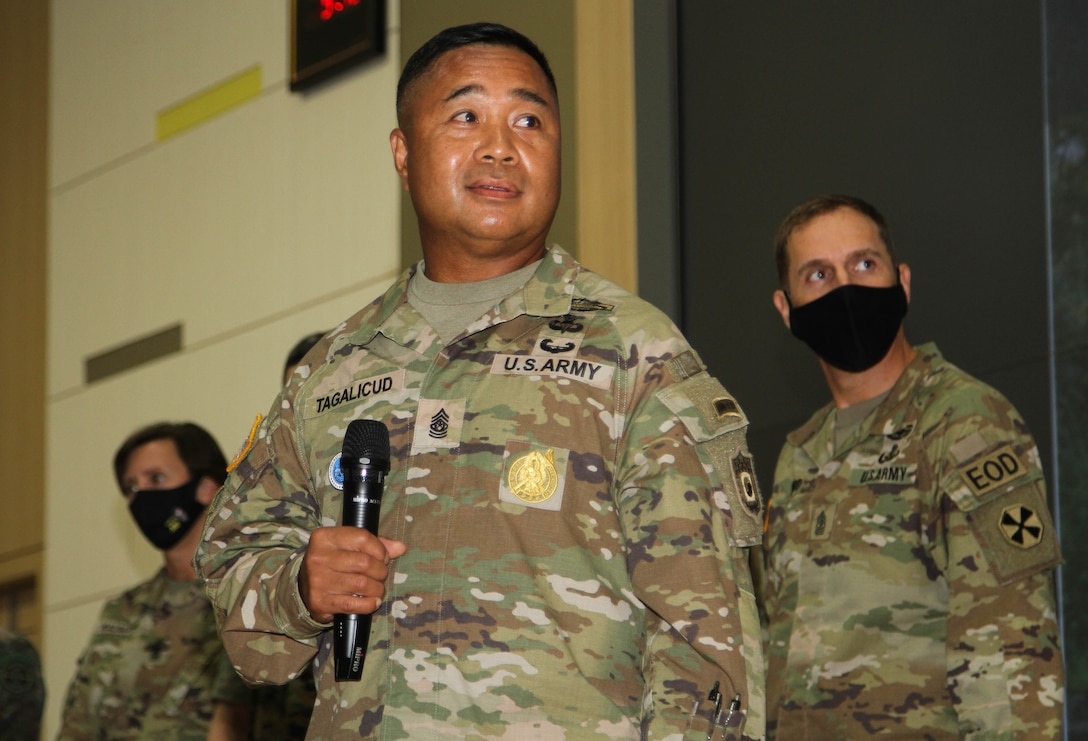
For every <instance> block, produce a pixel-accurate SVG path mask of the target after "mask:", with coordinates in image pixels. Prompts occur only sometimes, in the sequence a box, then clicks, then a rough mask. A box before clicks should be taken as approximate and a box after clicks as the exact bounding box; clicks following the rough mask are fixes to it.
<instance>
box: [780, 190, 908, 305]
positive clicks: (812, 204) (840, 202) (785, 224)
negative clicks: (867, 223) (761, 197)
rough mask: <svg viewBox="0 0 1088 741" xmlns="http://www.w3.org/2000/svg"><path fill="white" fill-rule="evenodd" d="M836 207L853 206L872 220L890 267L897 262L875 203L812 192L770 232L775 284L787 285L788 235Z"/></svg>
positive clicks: (890, 235) (893, 247) (886, 223)
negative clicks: (776, 274)
mask: <svg viewBox="0 0 1088 741" xmlns="http://www.w3.org/2000/svg"><path fill="white" fill-rule="evenodd" d="M840 208H849V209H853V210H854V211H857V212H858V213H859V214H861V215H862V216H866V217H868V218H869V219H870V220H871V221H872V222H873V223H874V224H876V228H877V233H878V234H879V235H880V241H881V242H883V243H884V247H885V248H886V249H887V250H888V257H890V258H891V260H892V267H898V266H899V258H898V257H896V254H895V246H894V245H893V244H892V232H891V229H890V228H889V227H888V222H887V220H885V218H884V214H882V213H880V211H878V210H877V208H876V206H874V205H873V204H871V203H869V202H868V201H863V200H862V199H860V198H857V197H856V196H846V195H839V194H831V195H822V196H816V197H815V198H810V199H808V200H807V201H805V202H804V203H802V204H801V205H799V206H796V207H794V209H793V210H792V211H790V212H789V214H787V215H786V218H785V219H783V220H782V223H781V224H779V225H778V230H777V231H776V232H775V234H774V261H775V264H776V266H777V267H778V287H779V288H781V289H782V290H786V288H787V287H788V286H789V270H790V264H789V263H790V255H789V252H788V251H787V249H786V247H787V245H788V244H789V241H790V236H791V235H792V234H793V233H794V232H795V231H797V230H798V229H800V228H801V227H803V226H805V225H806V224H808V223H809V222H810V221H812V220H813V219H815V218H816V217H817V216H823V215H824V214H829V213H831V212H832V211H838V210H839V209H840Z"/></svg>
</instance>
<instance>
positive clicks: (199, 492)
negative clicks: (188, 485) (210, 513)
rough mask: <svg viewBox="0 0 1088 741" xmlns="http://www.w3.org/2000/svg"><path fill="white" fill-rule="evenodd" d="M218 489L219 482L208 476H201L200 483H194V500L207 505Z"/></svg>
mask: <svg viewBox="0 0 1088 741" xmlns="http://www.w3.org/2000/svg"><path fill="white" fill-rule="evenodd" d="M217 491H219V484H217V483H215V479H213V478H211V477H210V476H201V477H200V483H199V484H197V485H196V500H197V501H198V502H200V503H201V504H203V505H204V506H205V507H207V506H208V505H209V504H211V503H212V500H213V499H215V493H216V492H217Z"/></svg>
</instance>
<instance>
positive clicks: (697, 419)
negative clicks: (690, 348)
mask: <svg viewBox="0 0 1088 741" xmlns="http://www.w3.org/2000/svg"><path fill="white" fill-rule="evenodd" d="M682 357H683V356H681V358H682ZM690 369H691V368H690V366H689V367H688V370H690ZM676 370H677V369H673V371H674V376H675V377H680V378H683V380H681V381H679V382H678V383H674V384H672V385H671V386H669V387H668V388H666V389H663V390H661V391H659V392H658V396H659V398H660V399H661V402H662V403H663V404H664V405H665V406H666V407H668V409H669V410H670V411H672V412H673V414H675V415H676V416H677V418H678V419H679V420H680V421H681V422H682V423H683V425H684V427H685V429H686V430H687V432H688V434H689V435H691V437H692V438H693V439H694V440H695V443H696V446H697V447H698V449H699V450H700V452H701V453H702V454H703V455H705V456H706V458H707V459H709V462H710V464H711V465H712V466H713V467H714V469H715V470H716V471H717V472H718V477H719V478H720V480H721V486H722V490H723V491H724V493H725V496H726V499H727V502H728V509H729V510H730V514H731V516H732V525H731V536H732V538H733V540H734V543H735V544H736V545H739V546H742V547H746V546H752V545H757V544H759V543H760V542H761V541H762V538H763V497H762V495H761V494H760V492H759V484H758V483H757V481H756V475H755V468H754V466H753V464H752V456H751V455H750V454H749V452H748V448H747V444H746V441H745V432H746V430H747V427H748V418H747V417H746V416H745V415H744V412H743V411H742V410H741V408H740V405H739V404H737V402H736V400H735V399H734V398H733V397H732V396H731V395H730V394H729V392H727V391H726V390H725V388H724V387H723V386H722V385H721V383H720V382H719V381H718V380H717V379H716V378H714V377H713V376H711V375H710V374H709V373H707V372H706V371H705V370H702V371H701V372H699V373H697V374H694V375H690V376H688V375H684V374H677V373H676V372H675V371H676ZM719 506H723V505H719Z"/></svg>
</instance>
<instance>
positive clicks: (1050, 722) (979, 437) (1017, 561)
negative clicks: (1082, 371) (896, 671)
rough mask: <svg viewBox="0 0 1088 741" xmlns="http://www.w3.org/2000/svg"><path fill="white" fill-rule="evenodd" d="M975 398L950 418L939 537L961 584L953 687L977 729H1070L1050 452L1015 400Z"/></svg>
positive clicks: (998, 734) (956, 590)
mask: <svg viewBox="0 0 1088 741" xmlns="http://www.w3.org/2000/svg"><path fill="white" fill-rule="evenodd" d="M965 402H966V403H964V404H963V405H960V409H965V410H966V411H967V413H966V414H959V413H958V412H956V411H954V412H951V413H949V416H950V418H949V419H948V420H947V421H946V422H945V423H944V424H943V425H942V428H943V434H942V436H941V440H940V443H939V445H940V451H939V452H940V454H941V463H940V464H939V465H940V471H939V475H940V476H941V490H942V492H943V493H944V494H945V495H947V499H946V500H944V507H943V509H944V512H943V516H942V518H941V521H940V522H939V523H937V525H936V529H937V532H936V533H935V536H934V543H935V550H936V554H935V558H936V559H937V561H938V563H939V564H940V565H941V566H942V567H943V569H944V572H945V574H946V576H947V579H948V587H949V590H950V595H949V612H950V615H949V623H948V635H947V638H946V640H947V657H948V659H947V660H948V685H949V689H950V691H951V692H952V694H953V698H954V702H955V704H956V707H957V710H958V714H959V718H960V728H961V730H962V731H963V732H964V734H966V735H967V736H969V737H970V738H973V739H982V738H986V739H990V738H1010V739H1011V738H1033V739H1034V738H1037V739H1042V738H1060V737H1061V722H1062V705H1063V701H1064V697H1063V695H1064V689H1063V687H1064V679H1063V669H1062V660H1061V651H1060V648H1059V643H1058V625H1057V611H1056V603H1055V594H1054V585H1053V569H1054V567H1055V566H1056V565H1057V564H1058V562H1059V561H1060V555H1059V552H1058V543H1057V540H1056V538H1055V534H1054V526H1053V523H1052V522H1051V518H1050V513H1049V512H1048V510H1047V505H1046V486H1045V483H1044V481H1043V474H1042V471H1041V467H1040V461H1039V453H1038V450H1037V448H1036V447H1035V443H1034V441H1033V440H1032V439H1031V436H1030V434H1029V433H1028V431H1027V429H1026V427H1025V425H1024V422H1023V420H1022V419H1021V418H1020V417H1019V415H1018V414H1017V413H1016V411H1015V410H1014V409H1013V408H1012V406H1011V405H1009V404H1008V402H1007V401H1005V400H1004V398H1002V397H1000V396H999V395H997V394H996V393H994V394H992V395H991V394H988V393H984V394H981V395H978V396H977V397H975V396H972V397H969V398H968V399H966V400H965ZM957 414H959V416H957ZM942 546H943V548H942ZM971 734H975V735H971Z"/></svg>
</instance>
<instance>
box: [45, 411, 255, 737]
mask: <svg viewBox="0 0 1088 741" xmlns="http://www.w3.org/2000/svg"><path fill="white" fill-rule="evenodd" d="M226 467H227V462H226V459H225V458H224V456H223V453H222V451H221V450H220V449H219V446H218V445H217V444H216V442H215V439H214V438H213V437H212V436H211V435H210V434H209V433H208V432H207V431H206V430H204V429H203V428H202V427H199V426H198V425H195V424H193V423H191V422H182V423H170V422H163V423H159V424H154V425H151V426H149V427H145V428H143V429H141V430H138V431H137V432H135V433H133V434H132V435H131V436H129V438H128V439H127V440H125V442H124V443H123V444H122V445H121V447H120V448H119V449H118V451H117V454H116V455H115V456H114V460H113V470H114V475H115V476H116V479H117V485H118V486H119V487H120V489H121V493H122V494H123V495H124V496H125V498H126V499H127V501H128V507H129V511H130V512H131V513H132V517H133V519H134V520H135V521H136V525H137V526H138V527H139V528H140V531H141V532H142V533H143V534H144V536H145V537H146V538H147V539H148V540H149V541H150V542H151V544H152V545H154V546H155V547H156V548H157V549H159V550H160V551H162V555H163V566H162V568H161V569H159V571H158V573H156V574H155V575H154V576H153V577H152V578H151V579H149V580H148V581H146V582H143V583H142V584H139V585H137V586H135V587H133V588H132V589H130V590H128V591H127V592H125V593H124V594H122V595H121V596H119V597H116V598H114V599H111V600H110V601H108V602H107V603H106V605H105V607H104V608H103V609H102V613H101V615H100V617H99V621H98V624H97V626H96V627H95V629H94V633H93V634H92V636H91V641H90V644H89V645H88V646H87V648H86V649H85V650H84V652H83V654H82V656H81V657H80V659H79V664H78V667H77V670H76V675H75V677H74V679H73V680H72V683H71V685H70V686H69V688H68V694H67V697H66V699H65V705H64V717H63V719H62V723H61V730H60V732H59V734H58V739H63V740H65V741H67V740H69V739H99V738H109V739H114V740H117V739H161V738H169V739H177V740H181V739H185V740H189V739H192V740H193V741H196V740H198V739H199V741H204V739H205V738H207V737H208V734H209V728H211V727H212V725H213V720H212V716H213V708H214V709H215V712H216V714H217V716H218V715H219V713H220V712H223V713H229V712H230V711H231V710H233V709H236V708H241V707H242V706H243V704H244V703H247V702H248V693H249V692H250V690H249V689H248V688H247V687H246V686H245V684H244V683H243V682H242V680H241V679H239V678H238V677H233V684H234V688H235V695H234V697H233V702H225V703H220V705H221V706H222V711H220V710H219V708H218V706H216V705H214V703H213V700H212V686H213V683H214V682H215V681H216V676H217V674H218V670H219V668H220V665H221V663H222V662H223V661H225V660H226V658H225V656H226V654H225V653H224V651H223V645H222V643H221V642H220V640H219V634H218V632H217V631H216V625H215V616H214V614H213V612H212V607H211V605H210V604H209V603H208V600H207V598H206V597H205V595H204V591H203V588H202V586H201V585H200V584H199V583H198V582H197V581H196V572H195V571H194V570H193V566H192V560H193V554H194V553H195V551H196V546H197V543H198V542H199V541H200V535H201V528H200V527H199V525H200V524H201V523H203V522H204V512H205V510H206V509H207V506H208V504H209V503H210V502H211V501H212V498H213V497H214V496H215V492H216V491H217V490H218V489H219V487H220V486H221V485H222V483H223V480H224V479H225V478H226V475H227V471H226ZM223 696H224V697H230V695H229V694H226V693H224V694H223ZM217 722H218V721H217Z"/></svg>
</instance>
